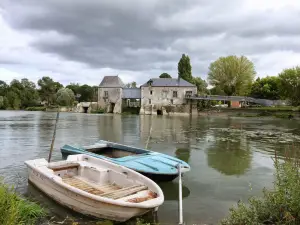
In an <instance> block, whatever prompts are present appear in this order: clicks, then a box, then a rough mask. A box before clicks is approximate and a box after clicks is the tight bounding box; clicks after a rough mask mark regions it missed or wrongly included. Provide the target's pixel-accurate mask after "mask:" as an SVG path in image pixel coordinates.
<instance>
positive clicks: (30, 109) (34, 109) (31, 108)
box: [26, 106, 46, 111]
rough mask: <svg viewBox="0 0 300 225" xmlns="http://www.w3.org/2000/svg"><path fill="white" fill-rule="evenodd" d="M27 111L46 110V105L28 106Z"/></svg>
mask: <svg viewBox="0 0 300 225" xmlns="http://www.w3.org/2000/svg"><path fill="white" fill-rule="evenodd" d="M26 111H46V107H44V106H33V107H27V108H26Z"/></svg>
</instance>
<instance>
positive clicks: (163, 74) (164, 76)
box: [159, 73, 172, 78]
mask: <svg viewBox="0 0 300 225" xmlns="http://www.w3.org/2000/svg"><path fill="white" fill-rule="evenodd" d="M159 78H172V77H171V75H170V74H168V73H162V74H161V75H159Z"/></svg>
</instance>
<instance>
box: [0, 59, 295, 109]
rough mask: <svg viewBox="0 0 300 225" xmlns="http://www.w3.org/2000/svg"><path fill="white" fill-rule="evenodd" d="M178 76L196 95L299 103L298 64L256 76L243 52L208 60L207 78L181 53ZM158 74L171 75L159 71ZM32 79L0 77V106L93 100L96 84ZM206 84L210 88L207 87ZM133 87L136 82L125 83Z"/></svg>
mask: <svg viewBox="0 0 300 225" xmlns="http://www.w3.org/2000/svg"><path fill="white" fill-rule="evenodd" d="M177 68H178V78H182V79H184V80H186V81H188V82H190V83H192V84H195V85H196V86H197V89H198V94H200V95H206V94H211V95H227V96H230V95H231V96H250V97H254V98H261V99H270V100H280V99H283V100H289V101H290V103H291V104H292V105H294V106H298V105H300V67H299V66H297V67H294V68H289V69H284V70H283V71H282V72H281V73H279V74H278V75H277V76H267V77H264V78H257V79H256V80H254V78H255V76H256V71H255V67H254V63H253V62H252V61H250V60H249V59H248V58H247V57H245V56H240V57H238V56H227V57H220V58H219V59H217V60H216V61H214V62H212V63H211V64H210V66H209V70H208V79H207V81H205V80H203V79H201V78H200V77H197V76H193V74H192V66H191V62H190V57H189V56H188V55H185V54H183V55H182V57H181V58H180V60H179V62H178V67H177ZM159 77H160V78H171V75H170V74H168V73H162V74H161V75H160V76H159ZM37 84H38V85H37V86H36V85H35V83H34V82H32V81H30V80H28V79H26V78H24V79H22V80H20V81H19V80H13V81H11V83H10V84H7V83H5V82H4V81H1V80H0V109H26V108H28V107H33V106H40V105H41V102H44V103H45V104H46V105H47V106H50V105H58V104H59V105H72V104H73V103H74V101H79V102H83V101H87V102H90V101H97V100H98V99H97V92H98V86H89V85H86V84H84V85H80V84H78V83H71V84H69V85H67V86H66V87H64V86H63V85H62V84H61V83H59V82H57V81H54V80H53V79H52V78H50V77H43V78H41V79H40V80H38V83H37ZM208 84H210V85H211V86H212V87H213V88H211V89H208V88H207V87H208ZM125 86H126V87H127V88H136V87H137V83H136V82H132V83H128V84H126V85H125Z"/></svg>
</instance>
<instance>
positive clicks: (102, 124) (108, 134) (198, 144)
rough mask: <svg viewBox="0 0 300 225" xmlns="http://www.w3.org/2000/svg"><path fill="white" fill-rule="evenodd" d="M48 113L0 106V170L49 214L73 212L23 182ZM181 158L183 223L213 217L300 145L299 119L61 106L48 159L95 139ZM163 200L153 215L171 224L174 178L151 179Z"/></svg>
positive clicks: (44, 141) (44, 136)
mask: <svg viewBox="0 0 300 225" xmlns="http://www.w3.org/2000/svg"><path fill="white" fill-rule="evenodd" d="M55 117H56V114H55V113H45V112H22V111H0V175H1V176H3V177H4V179H5V182H7V183H10V184H14V186H15V187H16V188H17V190H18V191H20V192H21V193H22V194H24V195H26V196H30V197H31V198H33V199H35V200H36V201H38V202H39V203H41V204H42V205H43V206H44V207H46V208H47V209H48V210H49V211H50V214H52V215H54V216H55V218H57V219H62V218H64V217H66V216H69V217H70V216H72V217H74V218H75V220H77V219H78V221H87V219H86V218H83V219H82V220H80V218H81V217H80V215H77V214H73V213H72V212H71V211H69V210H67V209H64V208H62V207H60V206H58V205H57V204H55V203H54V202H52V201H51V200H50V199H49V198H47V197H45V196H44V195H43V194H42V193H41V192H39V191H38V190H36V189H35V188H34V187H32V186H28V184H27V171H26V167H25V165H24V161H25V160H29V159H35V158H47V157H48V153H49V148H50V144H51V139H52V135H53V128H54V123H55ZM151 126H152V132H151V138H150V142H149V146H148V148H149V149H151V150H154V151H158V152H163V153H166V154H169V155H172V156H176V157H178V158H180V159H182V160H185V161H186V162H188V163H189V164H190V166H191V171H190V172H188V173H187V174H185V175H184V177H183V210H184V215H183V218H184V221H185V222H186V223H187V224H203V223H206V224H216V223H217V222H218V221H219V220H220V219H221V218H223V217H224V216H225V215H227V213H228V210H229V208H230V207H231V206H232V205H234V204H236V203H237V201H239V200H240V199H241V200H247V198H248V197H250V196H251V195H261V190H262V188H263V187H267V188H271V187H272V182H273V172H274V167H273V161H272V158H271V157H272V156H274V152H275V151H277V154H278V155H281V156H283V155H284V154H285V152H287V151H291V150H292V149H294V150H298V149H299V150H300V147H299V143H300V137H299V135H300V122H299V121H292V120H280V119H271V118H265V119H262V118H260V119H258V118H233V117H232V118H227V117H189V116H183V117H180V116H178V117H167V116H153V117H152V116H137V115H132V116H131V115H129V116H127V115H126V116H125V115H124V116H122V115H90V114H76V113H74V114H73V113H61V114H60V120H59V124H58V128H57V134H56V141H55V147H54V148H55V149H54V152H53V157H52V159H53V161H56V160H60V159H61V154H60V147H61V146H62V145H64V144H66V143H68V144H75V145H76V144H78V145H88V144H92V143H94V142H95V141H97V140H99V139H104V140H109V141H114V142H119V143H124V144H128V145H134V146H137V147H145V144H146V141H147V139H148V136H149V133H150V128H151ZM159 185H160V186H161V187H162V189H163V191H164V194H165V202H164V204H163V205H162V206H161V207H160V208H159V211H158V215H157V219H158V222H160V223H162V224H176V222H177V218H178V213H177V212H178V180H174V181H173V182H169V183H161V184H159Z"/></svg>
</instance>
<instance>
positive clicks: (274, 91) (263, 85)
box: [250, 76, 280, 100]
mask: <svg viewBox="0 0 300 225" xmlns="http://www.w3.org/2000/svg"><path fill="white" fill-rule="evenodd" d="M250 96H251V97H253V98H262V99H271V100H278V99H280V92H279V77H276V76H272V77H269V76H268V77H265V78H257V79H256V81H255V82H254V83H253V84H252V87H251V92H250Z"/></svg>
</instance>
